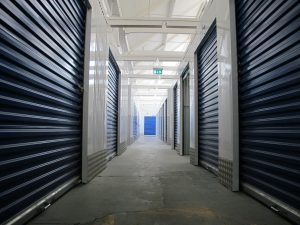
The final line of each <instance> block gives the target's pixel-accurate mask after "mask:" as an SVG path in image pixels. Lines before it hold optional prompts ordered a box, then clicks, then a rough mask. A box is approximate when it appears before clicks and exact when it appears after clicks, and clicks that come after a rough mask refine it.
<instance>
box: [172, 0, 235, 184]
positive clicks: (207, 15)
mask: <svg viewBox="0 0 300 225" xmlns="http://www.w3.org/2000/svg"><path fill="white" fill-rule="evenodd" d="M234 15H235V10H234V0H210V1H209V2H208V3H207V6H206V8H205V10H204V12H203V14H202V16H201V17H200V26H199V28H198V29H197V34H196V36H195V38H194V40H193V42H192V44H191V46H190V48H189V49H188V52H187V54H186V56H185V58H184V60H183V62H182V63H181V66H180V70H179V71H178V72H179V74H180V73H181V72H182V71H183V69H184V68H185V66H186V64H187V63H189V64H190V106H191V108H190V109H191V114H190V122H191V130H190V147H191V148H195V149H197V137H196V136H197V124H198V123H197V111H196V107H197V103H196V101H195V94H196V92H195V91H196V90H195V82H194V81H195V65H194V53H195V51H196V49H197V47H198V45H199V44H200V42H201V40H202V39H203V37H204V35H205V33H206V31H207V30H208V28H209V27H210V25H211V24H212V22H213V20H214V19H215V18H216V22H217V54H218V76H219V78H218V80H219V81H218V86H219V100H218V101H219V157H220V158H224V159H226V160H229V161H231V162H233V190H238V101H237V61H236V46H235V45H236V40H235V16H234ZM195 158H196V159H195V160H198V155H197V154H196V156H195ZM196 164H197V162H196Z"/></svg>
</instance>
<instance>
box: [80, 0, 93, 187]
mask: <svg viewBox="0 0 300 225" xmlns="http://www.w3.org/2000/svg"><path fill="white" fill-rule="evenodd" d="M87 3H88V2H87ZM91 18H92V8H91V6H90V4H89V3H88V4H87V12H86V21H85V26H86V27H85V44H84V71H83V73H84V74H83V76H84V77H83V109H82V154H81V164H82V165H81V179H82V183H87V182H88V131H89V129H88V119H89V69H90V40H91V23H92V21H91Z"/></svg>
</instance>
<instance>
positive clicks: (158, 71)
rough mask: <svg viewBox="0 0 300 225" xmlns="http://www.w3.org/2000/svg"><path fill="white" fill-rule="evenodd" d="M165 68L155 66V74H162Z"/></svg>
mask: <svg viewBox="0 0 300 225" xmlns="http://www.w3.org/2000/svg"><path fill="white" fill-rule="evenodd" d="M162 73H163V68H153V74H158V75H162Z"/></svg>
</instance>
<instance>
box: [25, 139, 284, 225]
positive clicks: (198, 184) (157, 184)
mask: <svg viewBox="0 0 300 225" xmlns="http://www.w3.org/2000/svg"><path fill="white" fill-rule="evenodd" d="M273 214H274V213H273V212H272V211H270V210H269V209H267V208H265V207H264V206H263V205H260V204H257V202H256V201H255V200H253V199H252V198H250V197H249V196H247V195H246V194H235V193H232V192H228V191H227V189H226V188H225V187H223V186H221V185H219V184H218V182H217V177H216V176H214V175H213V174H211V173H210V172H208V171H206V170H205V169H203V168H201V167H195V166H192V165H191V164H189V158H188V157H179V156H178V155H177V153H176V152H175V151H170V149H169V146H168V145H167V144H165V143H164V142H162V141H160V140H159V139H158V138H157V137H149V136H145V137H140V138H139V139H138V140H137V141H136V142H135V143H134V144H133V145H131V146H130V147H129V148H128V149H127V151H126V152H125V153H124V154H122V155H121V156H120V157H117V158H115V159H113V160H112V162H111V163H110V164H109V166H108V167H107V169H106V170H105V171H104V172H103V173H101V174H99V175H98V176H97V177H96V178H95V179H94V180H93V181H91V182H90V183H89V184H87V185H80V186H77V187H76V188H74V189H73V190H71V191H70V192H69V193H68V194H67V195H65V196H63V197H62V198H61V199H59V200H58V202H57V203H55V204H54V205H53V206H51V207H50V208H49V209H48V210H47V211H46V212H44V213H43V214H41V215H40V216H38V217H37V218H36V219H34V220H33V221H31V222H30V223H29V224H30V225H38V224H97V225H107V224H112V225H132V224H143V225H153V224H172V225H182V224H191V225H199V224H216V225H219V224H231V225H241V224H272V225H287V224H289V223H288V222H287V221H285V220H284V219H283V218H280V217H279V216H276V215H275V216H274V215H273Z"/></svg>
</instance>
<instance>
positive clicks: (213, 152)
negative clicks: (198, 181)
mask: <svg viewBox="0 0 300 225" xmlns="http://www.w3.org/2000/svg"><path fill="white" fill-rule="evenodd" d="M197 63H198V151H199V154H198V155H199V162H200V163H201V164H205V166H209V167H211V168H212V169H214V170H217V168H218V136H219V135H218V68H217V31H216V21H214V22H213V24H212V25H211V26H210V28H209V29H208V31H207V33H206V35H205V37H204V39H203V40H202V42H201V43H200V45H199V48H198V50H197Z"/></svg>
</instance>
